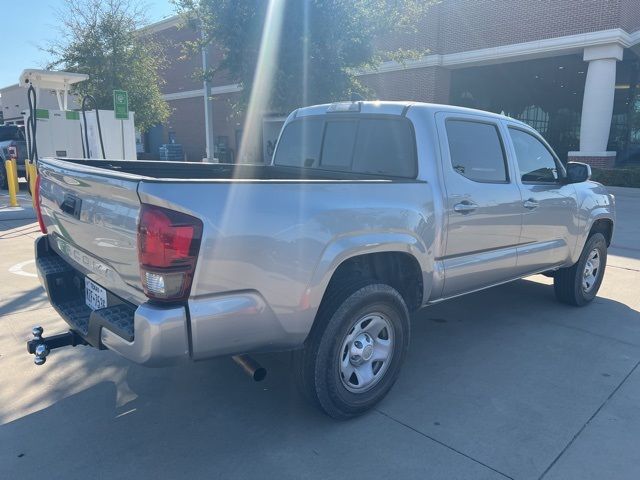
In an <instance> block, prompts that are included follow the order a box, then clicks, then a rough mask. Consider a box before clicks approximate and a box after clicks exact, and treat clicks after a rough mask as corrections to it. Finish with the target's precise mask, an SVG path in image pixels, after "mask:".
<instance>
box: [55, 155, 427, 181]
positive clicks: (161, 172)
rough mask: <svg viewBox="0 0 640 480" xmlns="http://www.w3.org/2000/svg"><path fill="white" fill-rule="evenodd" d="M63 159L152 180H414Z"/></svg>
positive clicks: (275, 167)
mask: <svg viewBox="0 0 640 480" xmlns="http://www.w3.org/2000/svg"><path fill="white" fill-rule="evenodd" d="M64 161H65V162H69V163H73V164H77V165H86V166H89V167H97V168H100V169H103V170H111V171H113V172H121V173H128V174H131V175H139V176H142V177H146V179H151V180H153V179H155V180H163V179H167V180H169V179H170V180H194V181H198V180H222V181H229V180H230V181H234V180H245V181H247V180H249V181H250V180H276V181H287V180H299V181H313V180H324V181H331V180H333V181H357V180H372V181H376V180H378V181H380V180H388V181H391V180H392V181H401V182H412V181H415V180H411V179H407V178H401V177H392V176H387V175H371V174H364V173H352V172H341V171H336V170H322V169H318V168H299V167H287V166H280V165H250V164H230V163H196V162H160V161H141V160H82V159H79V160H76V159H64Z"/></svg>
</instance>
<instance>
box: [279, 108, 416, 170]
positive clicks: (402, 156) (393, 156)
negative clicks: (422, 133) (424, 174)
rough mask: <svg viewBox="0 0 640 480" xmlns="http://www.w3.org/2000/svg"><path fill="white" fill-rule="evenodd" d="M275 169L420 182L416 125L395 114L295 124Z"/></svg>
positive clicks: (340, 116)
mask: <svg viewBox="0 0 640 480" xmlns="http://www.w3.org/2000/svg"><path fill="white" fill-rule="evenodd" d="M274 164H275V165H281V166H295V167H303V168H317V169H322V170H333V171H343V172H352V173H362V174H367V175H384V176H393V177H403V178H415V177H416V175H417V173H418V169H417V155H416V145H415V135H414V132H413V127H412V125H411V122H410V121H409V120H408V119H407V118H404V117H399V116H391V115H349V116H347V115H345V116H343V114H336V115H326V116H318V117H303V118H300V119H296V120H293V121H292V122H290V123H289V124H288V125H287V126H286V127H285V128H284V130H283V132H282V135H281V136H280V141H279V142H278V146H277V148H276V153H275V157H274Z"/></svg>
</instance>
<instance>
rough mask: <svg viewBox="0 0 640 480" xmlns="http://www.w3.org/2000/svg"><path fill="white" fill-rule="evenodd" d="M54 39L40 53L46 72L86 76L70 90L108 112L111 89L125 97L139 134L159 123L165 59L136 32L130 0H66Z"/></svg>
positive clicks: (137, 20) (136, 11)
mask: <svg viewBox="0 0 640 480" xmlns="http://www.w3.org/2000/svg"><path fill="white" fill-rule="evenodd" d="M58 17H59V20H60V23H61V27H60V36H59V38H58V40H56V41H54V42H52V43H50V44H49V46H48V47H47V48H46V49H45V50H46V51H47V52H48V53H49V54H50V55H51V57H52V60H51V62H50V64H49V65H48V68H56V69H61V70H65V71H69V72H76V73H86V74H88V75H89V80H87V81H85V82H81V83H78V84H76V86H75V87H74V90H73V92H74V93H77V94H79V95H80V96H81V97H82V96H84V95H88V94H90V95H93V96H94V97H95V98H96V101H97V103H98V107H99V108H101V109H107V110H112V109H113V90H126V91H127V92H128V93H129V109H130V110H132V111H134V112H135V123H136V127H137V128H138V129H139V130H141V131H146V130H147V129H148V128H150V127H152V126H153V125H156V124H158V123H162V122H164V121H165V120H166V119H167V118H168V116H169V107H168V105H167V103H166V102H165V101H164V99H163V98H162V94H161V92H160V85H161V84H162V80H161V78H160V76H159V71H160V69H161V68H162V67H163V65H164V63H165V60H164V56H163V54H162V49H161V48H160V45H159V44H158V43H157V42H156V41H154V40H153V39H152V38H150V37H149V36H145V35H141V34H140V32H138V31H137V30H138V29H139V28H140V27H141V25H142V22H143V21H144V14H143V11H142V7H141V6H140V5H139V4H137V3H136V2H135V1H134V0H65V3H64V7H63V8H62V10H60V11H59V12H58Z"/></svg>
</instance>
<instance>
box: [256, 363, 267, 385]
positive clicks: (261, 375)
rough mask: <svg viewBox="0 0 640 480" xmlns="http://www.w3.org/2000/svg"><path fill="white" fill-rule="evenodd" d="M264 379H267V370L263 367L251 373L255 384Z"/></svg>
mask: <svg viewBox="0 0 640 480" xmlns="http://www.w3.org/2000/svg"><path fill="white" fill-rule="evenodd" d="M265 378H267V369H266V368H264V367H260V368H257V369H256V370H255V371H254V372H253V380H254V381H256V382H261V381H262V380H264V379H265Z"/></svg>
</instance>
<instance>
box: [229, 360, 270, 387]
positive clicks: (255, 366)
mask: <svg viewBox="0 0 640 480" xmlns="http://www.w3.org/2000/svg"><path fill="white" fill-rule="evenodd" d="M231 358H232V359H233V361H234V362H236V364H237V365H238V366H239V367H240V368H242V370H243V371H244V373H246V374H247V375H249V376H250V377H251V378H252V379H253V380H254V381H255V382H261V381H262V380H264V379H265V378H266V377H267V369H266V368H264V367H263V366H262V365H260V364H259V363H258V362H257V361H256V360H255V359H254V358H252V357H250V356H249V355H234V356H233V357H231Z"/></svg>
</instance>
